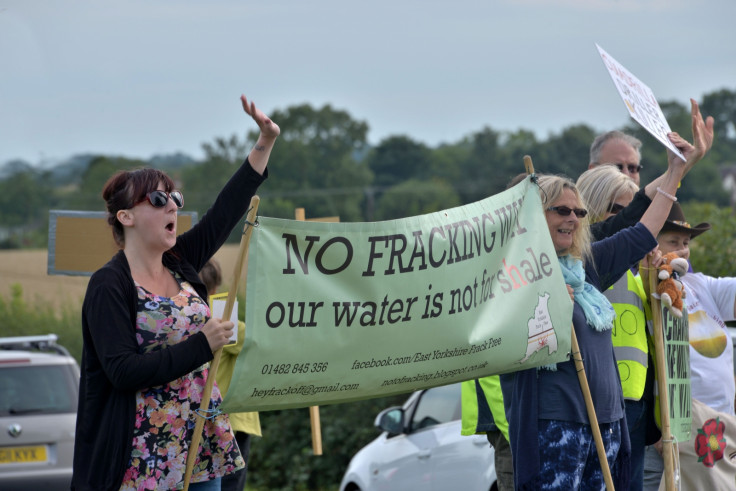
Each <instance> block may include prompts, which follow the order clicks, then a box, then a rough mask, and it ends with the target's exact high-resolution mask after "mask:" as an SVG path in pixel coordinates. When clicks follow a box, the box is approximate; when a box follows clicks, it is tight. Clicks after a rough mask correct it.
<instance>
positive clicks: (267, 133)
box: [240, 95, 281, 139]
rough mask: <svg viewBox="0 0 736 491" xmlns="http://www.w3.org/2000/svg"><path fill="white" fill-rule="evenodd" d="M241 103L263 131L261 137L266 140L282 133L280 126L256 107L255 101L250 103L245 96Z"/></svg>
mask: <svg viewBox="0 0 736 491" xmlns="http://www.w3.org/2000/svg"><path fill="white" fill-rule="evenodd" d="M240 102H242V103H243V110H244V111H245V112H246V113H247V114H248V115H249V116H250V117H251V118H253V121H255V122H256V124H257V125H258V128H259V129H260V130H261V136H262V137H265V138H274V139H275V138H276V137H277V136H279V134H280V133H281V128H279V125H277V124H276V123H274V122H273V121H271V119H270V118H269V117H268V116H266V115H265V114H264V113H263V111H261V110H260V109H258V108H257V107H256V104H255V103H254V102H253V101H250V103H249V102H248V98H247V97H245V96H244V95H241V96H240Z"/></svg>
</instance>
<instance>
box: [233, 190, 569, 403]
mask: <svg viewBox="0 0 736 491" xmlns="http://www.w3.org/2000/svg"><path fill="white" fill-rule="evenodd" d="M249 254H250V256H249V259H248V280H247V281H248V284H247V297H246V305H247V309H246V325H247V329H246V339H245V346H244V348H243V350H242V351H241V353H240V355H239V357H238V359H237V362H236V365H235V370H234V373H233V378H232V382H231V386H230V390H229V391H228V394H227V396H226V397H225V400H224V401H223V405H222V410H223V411H225V412H235V411H263V410H273V409H284V408H294V407H307V406H314V405H322V404H333V403H339V402H348V401H353V400H359V399H366V398H372V397H379V396H386V395H390V394H398V393H406V392H410V391H413V390H417V389H422V388H427V387H433V386H438V385H445V384H449V383H453V382H458V381H462V380H467V379H471V378H478V377H484V376H487V375H492V374H498V373H503V372H511V371H515V370H522V369H526V368H531V367H535V366H540V365H547V364H551V363H557V362H561V361H565V360H567V359H569V353H570V345H571V331H570V330H571V324H570V319H571V316H572V303H571V302H570V297H569V294H568V292H567V288H566V287H565V283H564V280H563V278H562V273H561V271H560V269H559V265H558V262H557V260H556V257H557V255H556V253H555V250H554V246H553V244H552V241H551V238H550V236H549V231H548V227H547V223H546V220H545V216H544V212H543V210H542V205H541V200H540V198H539V190H538V188H537V186H536V185H535V184H533V183H532V182H531V181H530V178H527V179H525V180H524V181H522V182H521V183H520V184H518V185H517V186H514V187H513V188H511V189H509V190H507V191H504V192H503V193H500V194H498V195H495V196H491V197H489V198H486V199H484V200H482V201H478V202H476V203H471V204H469V205H465V206H461V207H457V208H452V209H448V210H444V211H440V212H436V213H431V214H427V215H422V216H418V217H410V218H406V219H401V220H391V221H386V222H374V223H321V222H301V221H292V220H279V219H273V218H264V217H261V218H259V220H258V227H256V228H255V230H254V232H253V235H252V242H251V245H250V249H249Z"/></svg>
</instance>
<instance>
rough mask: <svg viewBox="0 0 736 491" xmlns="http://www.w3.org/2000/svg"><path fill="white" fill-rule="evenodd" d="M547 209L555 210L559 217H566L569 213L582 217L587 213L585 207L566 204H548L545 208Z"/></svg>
mask: <svg viewBox="0 0 736 491" xmlns="http://www.w3.org/2000/svg"><path fill="white" fill-rule="evenodd" d="M547 209H548V210H549V211H556V212H557V214H558V215H560V216H561V217H566V216H568V215H569V214H570V213H575V216H576V217H578V218H583V217H585V215H587V214H588V210H586V209H585V208H575V209H573V208H568V207H567V206H550V207H549V208H547Z"/></svg>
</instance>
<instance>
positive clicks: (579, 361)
mask: <svg viewBox="0 0 736 491" xmlns="http://www.w3.org/2000/svg"><path fill="white" fill-rule="evenodd" d="M524 168H525V169H526V172H527V173H528V174H533V173H534V164H532V158H531V157H530V156H529V155H524ZM571 332H572V358H573V362H574V363H575V369H576V370H577V372H578V382H579V383H580V389H581V390H582V392H583V399H584V400H585V409H586V410H587V412H588V421H589V422H590V429H591V431H592V432H593V440H594V441H595V449H596V451H597V453H598V460H599V461H600V464H601V470H602V472H603V480H604V481H605V483H606V489H608V490H609V491H614V487H613V478H612V477H611V469H610V468H609V467H608V459H607V458H606V448H605V446H604V445H603V437H602V436H601V429H600V427H599V426H598V417H597V416H596V414H595V406H594V405H593V397H592V396H591V395H590V387H589V386H588V377H587V376H586V375H585V366H584V365H583V358H582V353H581V352H580V347H579V346H578V338H577V336H576V335H575V326H574V325H573V326H572V330H571ZM621 431H627V430H626V428H621Z"/></svg>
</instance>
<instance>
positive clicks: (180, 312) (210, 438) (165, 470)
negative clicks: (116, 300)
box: [120, 275, 245, 491]
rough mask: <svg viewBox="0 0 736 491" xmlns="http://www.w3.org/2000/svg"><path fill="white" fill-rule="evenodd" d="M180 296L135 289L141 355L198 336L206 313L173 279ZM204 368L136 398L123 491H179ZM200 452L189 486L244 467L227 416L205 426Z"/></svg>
mask: <svg viewBox="0 0 736 491" xmlns="http://www.w3.org/2000/svg"><path fill="white" fill-rule="evenodd" d="M174 276H175V278H176V281H177V283H179V286H180V290H179V294H178V295H176V296H174V297H171V298H169V297H160V296H158V295H154V294H152V293H150V292H148V291H147V290H145V289H144V288H143V287H141V286H140V285H138V284H136V288H137V290H138V318H137V319H136V338H137V340H138V345H139V346H140V350H141V351H142V352H143V353H148V352H151V351H156V350H160V349H165V348H166V347H168V346H171V345H173V344H176V343H178V342H180V341H183V340H184V339H186V338H187V337H189V336H191V335H192V334H195V333H197V332H199V331H200V329H201V328H202V327H203V326H204V324H205V322H207V319H208V318H209V316H210V309H209V307H208V306H207V304H206V303H205V302H203V301H202V299H201V298H200V297H199V296H198V295H197V293H196V292H195V290H194V288H192V286H191V285H190V284H189V283H188V282H186V281H182V280H181V278H180V277H179V276H178V275H174ZM208 365H209V364H205V365H202V366H201V367H199V368H197V369H196V370H194V371H193V372H191V373H188V374H186V375H184V376H183V377H180V378H178V379H176V380H173V381H171V382H169V383H167V384H164V385H160V386H157V387H151V388H148V389H144V390H140V391H138V392H137V393H136V411H135V425H134V429H133V451H132V454H131V458H130V461H129V463H128V469H127V470H126V472H125V476H124V478H123V484H122V486H121V488H120V489H121V490H126V491H127V490H148V489H152V490H154V489H155V490H159V489H162V490H163V489H176V488H181V487H182V486H183V482H184V474H185V471H186V461H187V453H188V450H189V445H190V443H191V441H192V435H193V433H194V426H195V424H196V417H197V416H196V414H195V411H196V410H197V409H199V407H200V402H201V395H202V391H203V389H204V385H205V382H206V377H207V371H208ZM221 402H222V397H221V395H220V391H219V389H218V388H217V384H215V385H214V386H213V389H212V399H211V401H210V410H214V409H216V408H217V407H218V406H219V405H220V403H221ZM200 445H201V447H200V448H201V449H202V450H201V452H200V454H199V455H198V456H197V459H196V460H195V463H194V468H193V470H192V478H191V482H193V483H194V482H201V481H208V480H211V479H215V478H218V477H222V476H223V475H225V474H229V473H232V472H234V471H236V470H238V469H241V468H243V467H244V466H245V464H244V461H243V458H242V457H241V455H240V451H239V450H238V446H237V444H236V443H235V438H234V436H233V432H232V430H231V428H230V422H229V420H228V417H227V415H225V414H219V415H218V416H216V417H215V418H214V419H208V420H206V421H205V424H204V431H203V435H202V440H201V444H200Z"/></svg>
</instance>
